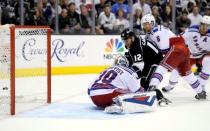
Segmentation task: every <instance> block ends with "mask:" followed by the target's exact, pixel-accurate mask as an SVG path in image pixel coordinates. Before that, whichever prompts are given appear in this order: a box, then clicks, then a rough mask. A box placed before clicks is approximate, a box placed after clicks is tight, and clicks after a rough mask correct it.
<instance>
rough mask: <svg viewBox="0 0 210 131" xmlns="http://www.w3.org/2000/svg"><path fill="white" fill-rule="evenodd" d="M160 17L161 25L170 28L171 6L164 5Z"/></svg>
mask: <svg viewBox="0 0 210 131" xmlns="http://www.w3.org/2000/svg"><path fill="white" fill-rule="evenodd" d="M161 18H162V20H163V25H164V26H165V27H168V28H170V29H171V28H172V27H171V26H172V11H171V6H170V5H166V6H165V9H164V10H163V13H161Z"/></svg>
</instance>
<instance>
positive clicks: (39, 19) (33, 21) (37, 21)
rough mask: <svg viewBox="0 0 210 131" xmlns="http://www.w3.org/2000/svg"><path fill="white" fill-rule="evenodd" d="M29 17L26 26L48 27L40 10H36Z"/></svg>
mask: <svg viewBox="0 0 210 131" xmlns="http://www.w3.org/2000/svg"><path fill="white" fill-rule="evenodd" d="M29 17H30V18H29V19H28V21H25V25H47V21H46V19H45V17H44V16H43V11H42V10H39V9H38V8H35V12H34V13H33V14H32V15H31V16H29Z"/></svg>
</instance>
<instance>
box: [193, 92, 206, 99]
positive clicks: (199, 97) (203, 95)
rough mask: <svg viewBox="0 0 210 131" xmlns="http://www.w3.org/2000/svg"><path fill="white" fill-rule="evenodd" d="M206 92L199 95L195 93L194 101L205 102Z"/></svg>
mask: <svg viewBox="0 0 210 131" xmlns="http://www.w3.org/2000/svg"><path fill="white" fill-rule="evenodd" d="M206 96H207V95H206V92H205V91H202V92H201V93H197V95H196V96H195V99H198V100H201V99H203V100H205V99H206Z"/></svg>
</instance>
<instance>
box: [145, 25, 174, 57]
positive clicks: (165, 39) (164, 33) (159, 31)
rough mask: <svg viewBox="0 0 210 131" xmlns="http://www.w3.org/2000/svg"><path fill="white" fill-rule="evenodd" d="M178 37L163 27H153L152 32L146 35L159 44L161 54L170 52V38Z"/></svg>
mask: <svg viewBox="0 0 210 131" xmlns="http://www.w3.org/2000/svg"><path fill="white" fill-rule="evenodd" d="M171 37H176V35H175V34H174V33H173V32H172V31H171V30H170V29H169V28H166V27H164V26H162V25H158V26H156V27H153V29H152V31H151V32H150V33H148V34H147V35H146V38H147V39H149V40H150V41H152V42H154V43H156V44H157V46H158V48H159V49H160V51H161V52H163V53H166V52H167V51H169V47H170V44H169V38H171Z"/></svg>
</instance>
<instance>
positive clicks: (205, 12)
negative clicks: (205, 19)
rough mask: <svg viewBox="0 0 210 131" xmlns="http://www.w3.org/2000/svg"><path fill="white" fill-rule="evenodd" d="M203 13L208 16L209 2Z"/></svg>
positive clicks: (209, 10)
mask: <svg viewBox="0 0 210 131" xmlns="http://www.w3.org/2000/svg"><path fill="white" fill-rule="evenodd" d="M204 15H207V16H210V3H209V4H208V5H207V6H206V8H205V11H204Z"/></svg>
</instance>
